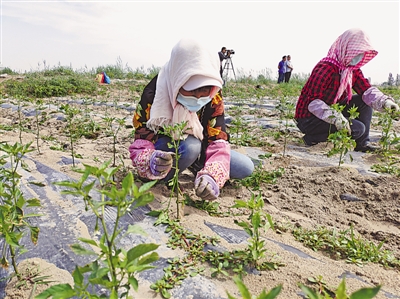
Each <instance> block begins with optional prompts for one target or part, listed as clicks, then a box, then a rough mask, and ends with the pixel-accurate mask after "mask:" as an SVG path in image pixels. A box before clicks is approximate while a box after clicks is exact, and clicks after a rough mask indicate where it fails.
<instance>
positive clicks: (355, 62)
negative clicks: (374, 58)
mask: <svg viewBox="0 0 400 299" xmlns="http://www.w3.org/2000/svg"><path fill="white" fill-rule="evenodd" d="M363 57H364V53H361V54H358V55H357V56H356V57H354V58H353V59H352V60H351V61H350V63H349V64H350V65H357V63H359V62H360V61H361V59H363Z"/></svg>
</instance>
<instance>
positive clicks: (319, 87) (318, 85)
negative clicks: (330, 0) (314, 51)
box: [295, 29, 399, 152]
mask: <svg viewBox="0 0 400 299" xmlns="http://www.w3.org/2000/svg"><path fill="white" fill-rule="evenodd" d="M377 54H378V52H377V51H376V50H375V49H374V48H373V47H372V46H371V44H370V40H369V37H368V36H367V34H366V33H365V32H364V31H363V30H361V29H349V30H347V31H345V32H344V33H343V34H341V35H340V36H339V37H338V38H337V39H336V41H335V42H334V43H333V44H332V46H331V48H330V49H329V52H328V55H327V56H326V57H325V58H323V59H322V60H320V61H319V62H318V63H317V65H316V66H315V67H314V69H313V71H312V73H311V75H310V77H309V78H308V80H307V82H306V84H305V85H304V87H303V89H302V91H301V94H300V97H299V99H298V101H297V105H296V113H295V119H296V121H297V126H298V128H299V129H300V131H301V132H303V133H304V134H305V135H304V137H303V140H304V142H305V143H306V144H307V145H314V144H317V143H319V142H323V141H326V140H327V138H328V135H329V133H334V132H336V131H337V130H342V129H347V131H348V133H349V134H350V135H351V136H352V138H353V139H354V140H355V141H356V147H355V149H354V150H355V151H359V152H367V151H369V152H373V151H376V150H377V149H378V148H377V147H375V146H373V145H372V144H371V143H370V138H369V130H370V124H371V118H372V112H373V109H375V110H378V111H383V110H384V109H391V110H394V111H398V110H399V106H398V105H397V104H396V103H395V102H394V100H393V99H392V98H391V97H389V96H387V95H384V94H383V93H382V92H381V91H380V90H379V89H378V88H376V87H373V86H371V84H370V83H369V81H368V80H367V79H366V78H365V77H364V75H363V73H362V71H361V69H360V68H361V67H362V66H364V65H365V64H366V63H368V62H369V61H370V60H371V59H373V58H374V57H375V56H376V55H377ZM352 89H353V90H354V91H355V92H356V94H355V95H352ZM335 103H339V104H340V105H346V107H345V109H344V110H343V112H342V113H340V112H337V111H335V110H333V109H332V108H331V105H332V104H335ZM353 105H355V106H356V107H357V108H358V109H357V111H358V112H359V116H358V117H357V118H356V119H353V120H352V122H351V124H350V122H349V120H348V117H349V113H348V109H349V108H350V107H352V106H353Z"/></svg>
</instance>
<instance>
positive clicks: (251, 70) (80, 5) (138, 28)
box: [0, 0, 400, 84]
mask: <svg viewBox="0 0 400 299" xmlns="http://www.w3.org/2000/svg"><path fill="white" fill-rule="evenodd" d="M0 2H1V3H0V6H1V7H0V14H1V20H0V25H1V28H0V66H2V67H9V68H11V69H12V70H15V71H17V72H24V71H27V72H29V71H36V70H42V69H43V68H44V67H50V68H52V67H56V66H59V65H61V66H68V67H72V68H73V69H74V70H80V69H84V68H85V67H86V68H89V69H92V68H96V67H98V66H107V65H116V64H117V61H119V62H122V64H123V65H124V66H127V67H129V68H131V69H133V70H136V69H140V68H143V69H144V70H147V69H149V68H153V67H162V66H163V65H164V64H165V63H166V62H167V61H168V59H169V57H170V54H171V49H172V48H173V46H174V45H175V44H176V43H177V42H178V41H179V40H180V39H182V38H187V37H190V38H193V39H197V40H199V41H200V42H202V43H204V44H205V45H206V46H207V47H209V49H211V50H213V51H215V53H216V55H217V53H218V51H220V50H221V47H223V46H225V47H227V48H228V49H233V50H235V54H234V55H233V56H232V65H233V70H234V71H235V74H236V76H237V77H243V76H250V75H251V76H252V77H257V76H258V75H259V74H264V75H266V74H268V73H269V75H270V76H271V78H277V76H278V68H277V66H278V63H279V61H280V60H281V59H282V56H283V55H288V54H289V55H291V57H292V64H293V67H294V69H293V75H294V74H296V73H297V74H301V75H307V74H310V73H311V71H312V69H313V67H314V66H315V64H316V63H317V62H318V61H319V60H320V59H322V58H323V57H325V56H326V54H327V53H328V50H329V48H330V46H331V45H332V43H333V42H334V41H335V40H336V38H337V37H338V36H339V35H340V34H342V33H343V32H344V31H345V30H347V29H350V28H361V29H363V30H364V31H366V32H367V34H368V35H369V36H370V40H371V43H372V45H373V46H374V48H375V49H376V50H377V51H378V55H377V56H376V57H375V58H374V59H373V60H371V61H370V62H369V63H368V64H367V65H365V66H364V67H363V68H362V71H363V73H364V75H365V76H366V77H368V78H371V81H372V83H376V84H379V83H382V82H385V81H387V79H388V76H389V73H392V74H393V76H394V77H396V74H400V61H399V56H400V42H399V39H400V25H399V18H400V0H396V1H394V0H392V1H384V0H382V1H325V0H320V1H300V0H298V1H285V0H281V1H251V0H248V1H191V0H186V1H151V0H148V1H129V0H125V1H118V0H115V1H99V0H98V1H94V0H86V1H79V0H71V1H67V0H49V1H32V0H25V1H23V0H0ZM233 70H230V76H231V77H232V76H233ZM293 75H292V76H293Z"/></svg>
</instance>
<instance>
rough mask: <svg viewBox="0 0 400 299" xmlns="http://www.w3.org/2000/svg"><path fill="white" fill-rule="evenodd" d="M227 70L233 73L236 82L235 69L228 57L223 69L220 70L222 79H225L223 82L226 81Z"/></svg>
mask: <svg viewBox="0 0 400 299" xmlns="http://www.w3.org/2000/svg"><path fill="white" fill-rule="evenodd" d="M225 70H226V71H225ZM229 70H232V71H233V75H234V76H235V80H236V74H235V69H234V67H233V62H232V59H231V58H230V57H228V58H227V59H226V61H225V64H224V68H223V70H222V77H223V78H225V80H224V81H225V82H226V81H227V80H228V75H229ZM224 74H225V75H224Z"/></svg>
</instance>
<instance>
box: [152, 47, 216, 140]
mask: <svg viewBox="0 0 400 299" xmlns="http://www.w3.org/2000/svg"><path fill="white" fill-rule="evenodd" d="M219 67H220V66H219V57H218V53H217V52H216V53H213V52H210V51H208V50H207V49H206V48H205V47H204V46H203V45H202V44H200V43H198V42H196V41H194V40H191V39H182V40H180V41H179V42H178V44H176V45H175V47H174V48H173V49H172V52H171V58H170V60H169V61H168V62H167V63H166V64H165V65H164V66H163V67H162V69H161V70H160V73H159V74H158V78H157V86H156V94H155V97H154V102H153V105H152V106H151V110H150V119H149V120H148V122H147V127H148V128H149V129H151V130H153V131H155V132H157V131H158V129H159V128H160V127H162V126H163V125H173V124H177V123H181V122H184V121H187V122H188V126H187V128H189V130H187V132H188V133H189V134H193V135H194V136H195V137H196V138H198V139H200V140H202V139H203V127H202V126H201V123H200V121H199V118H198V116H197V114H196V112H190V111H188V110H187V109H186V108H184V107H183V106H182V105H181V104H179V103H178V102H177V101H176V97H177V95H178V92H179V89H180V88H181V87H182V86H183V85H184V84H185V83H186V82H187V81H188V80H189V79H190V77H192V76H194V75H202V76H205V77H208V78H211V79H215V80H217V81H218V82H219V83H220V84H219V85H220V86H222V83H223V81H222V79H221V76H220V73H219ZM212 90H213V94H211V95H210V96H211V97H214V95H215V94H216V93H217V92H218V90H219V88H213V89H212Z"/></svg>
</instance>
